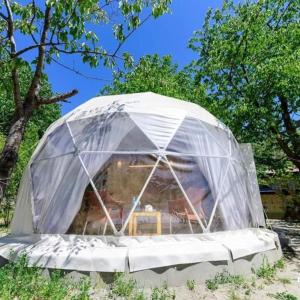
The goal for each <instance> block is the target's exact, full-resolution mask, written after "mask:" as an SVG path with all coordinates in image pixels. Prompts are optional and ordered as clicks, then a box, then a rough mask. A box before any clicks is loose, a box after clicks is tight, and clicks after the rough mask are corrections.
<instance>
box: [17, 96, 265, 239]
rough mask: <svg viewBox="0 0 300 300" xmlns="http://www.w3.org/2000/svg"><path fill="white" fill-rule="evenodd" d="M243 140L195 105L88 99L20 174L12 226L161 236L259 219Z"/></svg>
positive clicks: (155, 99) (157, 99) (21, 230)
mask: <svg viewBox="0 0 300 300" xmlns="http://www.w3.org/2000/svg"><path fill="white" fill-rule="evenodd" d="M264 224H265V223H264V216H263V213H262V205H261V201H260V197H259V191H258V186H257V182H256V175H255V166H254V164H253V159H252V157H251V149H249V147H248V148H247V147H242V148H241V147H240V146H239V144H238V143H237V142H236V140H235V138H234V137H233V135H232V133H231V131H230V130H229V129H228V128H227V127H226V126H225V125H224V124H222V123H221V122H220V121H219V120H217V119H216V118H215V117H214V116H213V115H211V114H210V113H209V112H207V111H206V110H204V109H203V108H201V107H200V106H198V105H196V104H193V103H189V102H185V101H181V100H177V99H173V98H169V97H165V96H161V95H157V94H154V93H139V94H129V95H115V96H104V97H96V98H93V99H91V100H90V101H88V102H86V103H84V104H83V105H81V106H79V107H78V108H76V109H75V110H73V111H72V112H70V113H69V114H67V115H65V116H63V117H62V118H61V119H59V120H58V121H56V122H55V123H54V124H52V125H51V126H50V127H49V128H48V130H47V132H46V133H45V135H44V137H43V138H42V140H41V141H40V143H39V145H38V147H37V149H36V151H35V152H34V154H33V156H32V158H31V160H30V163H29V165H28V167H27V169H26V171H25V173H24V176H23V179H22V183H21V186H20V191H19V196H18V199H17V205H16V211H15V215H14V219H13V223H12V233H14V234H32V233H41V234H46V233H47V234H62V233H75V234H86V235H87V234H99V235H130V236H135V235H165V234H185V233H201V232H212V231H221V230H234V229H242V228H250V227H259V226H264Z"/></svg>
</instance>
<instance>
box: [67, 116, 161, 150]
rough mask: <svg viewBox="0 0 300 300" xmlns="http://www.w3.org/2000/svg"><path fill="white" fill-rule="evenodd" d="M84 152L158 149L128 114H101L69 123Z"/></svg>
mask: <svg viewBox="0 0 300 300" xmlns="http://www.w3.org/2000/svg"><path fill="white" fill-rule="evenodd" d="M68 124H69V126H70V129H71V132H72V135H73V137H74V140H75V144H76V146H77V147H78V149H79V150H80V151H81V152H83V151H98V152H100V151H133V152H134V151H153V150H156V149H157V148H156V147H155V145H154V144H153V143H152V142H151V141H150V140H149V138H148V137H147V136H146V135H145V134H144V133H143V131H142V130H141V129H140V128H139V127H138V126H137V125H136V124H135V123H134V122H133V121H132V120H131V119H130V117H129V116H128V114H127V113H120V112H117V113H110V114H108V115H106V114H101V115H97V116H94V117H90V118H84V119H79V120H75V121H71V122H69V123H68Z"/></svg>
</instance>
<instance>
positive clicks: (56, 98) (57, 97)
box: [36, 89, 78, 106]
mask: <svg viewBox="0 0 300 300" xmlns="http://www.w3.org/2000/svg"><path fill="white" fill-rule="evenodd" d="M77 93H78V90H76V89H74V90H73V91H71V92H68V93H64V94H59V95H55V96H53V97H50V98H47V99H45V98H39V99H38V101H37V102H36V105H37V106H41V105H45V104H53V103H57V102H61V101H62V102H68V101H67V99H68V98H70V97H72V96H74V95H76V94H77Z"/></svg>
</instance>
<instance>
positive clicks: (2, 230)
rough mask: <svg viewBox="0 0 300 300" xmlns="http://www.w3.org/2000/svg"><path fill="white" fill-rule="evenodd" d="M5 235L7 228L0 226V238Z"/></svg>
mask: <svg viewBox="0 0 300 300" xmlns="http://www.w3.org/2000/svg"><path fill="white" fill-rule="evenodd" d="M7 233H8V227H7V226H5V225H3V224H0V237H1V236H2V235H5V234H7Z"/></svg>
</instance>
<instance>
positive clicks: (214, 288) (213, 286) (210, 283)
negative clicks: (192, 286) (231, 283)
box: [205, 279, 219, 291]
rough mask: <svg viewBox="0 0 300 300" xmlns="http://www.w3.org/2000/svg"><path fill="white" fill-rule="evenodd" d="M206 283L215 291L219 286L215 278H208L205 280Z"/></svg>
mask: <svg viewBox="0 0 300 300" xmlns="http://www.w3.org/2000/svg"><path fill="white" fill-rule="evenodd" d="M205 285H206V287H207V288H208V289H209V290H211V291H215V290H217V289H218V287H219V286H218V283H217V282H216V281H215V280H214V279H208V280H206V281H205Z"/></svg>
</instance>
